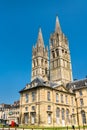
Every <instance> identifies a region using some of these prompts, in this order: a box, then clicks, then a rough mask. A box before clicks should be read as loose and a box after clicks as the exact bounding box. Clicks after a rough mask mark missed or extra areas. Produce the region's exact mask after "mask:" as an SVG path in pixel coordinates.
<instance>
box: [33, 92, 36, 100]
mask: <svg viewBox="0 0 87 130" xmlns="http://www.w3.org/2000/svg"><path fill="white" fill-rule="evenodd" d="M35 100H36V92H32V101H33V102H34V101H35Z"/></svg>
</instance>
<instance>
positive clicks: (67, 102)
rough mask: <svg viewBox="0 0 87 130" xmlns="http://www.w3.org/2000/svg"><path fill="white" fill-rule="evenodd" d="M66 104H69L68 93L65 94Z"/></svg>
mask: <svg viewBox="0 0 87 130" xmlns="http://www.w3.org/2000/svg"><path fill="white" fill-rule="evenodd" d="M65 100H66V104H68V97H67V95H66V96H65Z"/></svg>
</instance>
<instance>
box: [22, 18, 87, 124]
mask: <svg viewBox="0 0 87 130" xmlns="http://www.w3.org/2000/svg"><path fill="white" fill-rule="evenodd" d="M49 42H50V50H48V47H45V44H44V40H43V36H42V31H41V28H40V29H39V33H38V38H37V42H36V45H35V46H33V48H32V74H31V82H30V83H28V84H27V85H26V86H25V88H23V89H22V90H21V91H20V123H21V124H26V125H37V126H71V125H76V126H77V125H86V116H87V115H86V114H87V106H86V99H87V79H83V80H76V81H73V79H72V67H71V58H70V50H69V45H68V40H67V38H66V36H65V35H64V33H63V32H62V30H61V27H60V23H59V20H58V17H56V24H55V31H54V33H52V34H51V35H50V40H49ZM48 54H50V55H48Z"/></svg>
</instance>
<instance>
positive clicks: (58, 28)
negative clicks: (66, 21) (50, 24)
mask: <svg viewBox="0 0 87 130" xmlns="http://www.w3.org/2000/svg"><path fill="white" fill-rule="evenodd" d="M55 32H57V33H61V27H60V23H59V19H58V16H56V25H55Z"/></svg>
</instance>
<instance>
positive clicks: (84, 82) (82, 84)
mask: <svg viewBox="0 0 87 130" xmlns="http://www.w3.org/2000/svg"><path fill="white" fill-rule="evenodd" d="M86 87H87V78H85V79H81V80H75V81H73V82H70V83H68V84H67V85H66V88H67V89H72V90H77V89H81V88H86Z"/></svg>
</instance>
